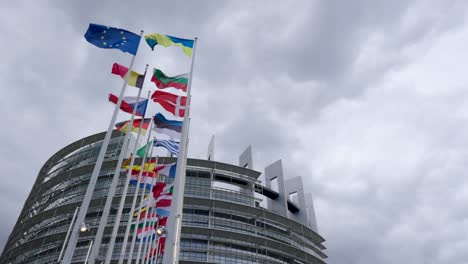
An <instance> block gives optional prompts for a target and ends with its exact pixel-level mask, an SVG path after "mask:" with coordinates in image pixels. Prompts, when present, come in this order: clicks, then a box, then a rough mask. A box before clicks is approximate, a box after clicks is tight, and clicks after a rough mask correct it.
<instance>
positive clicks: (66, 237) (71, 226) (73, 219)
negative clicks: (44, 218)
mask: <svg viewBox="0 0 468 264" xmlns="http://www.w3.org/2000/svg"><path fill="white" fill-rule="evenodd" d="M78 209H80V207H79V206H77V207H76V209H75V213H73V217H72V220H71V223H70V226H69V227H68V231H67V235H66V236H65V240H64V241H63V246H62V250H60V254H59V257H58V260H57V262H58V263H60V259H61V258H62V255H63V251H64V250H65V246H66V245H67V241H68V237H69V236H70V231H71V230H72V228H73V224H74V223H75V218H76V214H77V213H78Z"/></svg>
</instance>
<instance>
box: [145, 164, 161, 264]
mask: <svg viewBox="0 0 468 264" xmlns="http://www.w3.org/2000/svg"><path fill="white" fill-rule="evenodd" d="M161 178H162V179H161ZM158 182H165V178H164V177H163V176H162V175H159V173H158ZM157 208H158V207H157V205H156V201H155V204H154V207H153V210H154V212H155V213H157ZM156 217H157V222H156V228H155V231H156V237H155V238H154V240H153V241H152V242H151V244H150V245H149V250H148V256H147V259H146V264H149V263H152V258H153V257H155V256H156V252H155V251H154V249H155V248H156V246H157V244H156V243H158V241H159V235H158V232H157V231H158V228H159V220H161V217H160V216H159V215H156ZM156 251H157V250H156ZM152 252H154V253H153V256H151V253H152Z"/></svg>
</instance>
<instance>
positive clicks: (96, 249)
mask: <svg viewBox="0 0 468 264" xmlns="http://www.w3.org/2000/svg"><path fill="white" fill-rule="evenodd" d="M127 74H128V75H129V73H127ZM141 90H143V88H140V89H139V90H138V95H137V105H138V102H139V101H140V96H141ZM146 103H148V102H146ZM137 105H135V107H134V108H133V112H132V117H131V119H130V123H129V125H128V127H127V133H126V134H125V137H124V145H123V146H122V150H121V151H120V155H119V160H118V161H117V166H116V167H115V171H114V177H113V178H112V182H111V185H110V187H109V191H108V194H107V199H106V203H105V205H104V209H103V211H102V216H101V220H100V221H99V226H98V229H97V231H96V236H95V238H94V244H93V249H92V250H91V255H90V257H89V264H94V262H95V260H96V257H98V255H99V248H100V247H101V242H102V236H103V235H104V229H105V228H106V226H107V221H108V220H109V214H110V208H111V206H112V200H113V199H114V195H115V191H116V190H117V184H118V183H119V178H120V174H121V170H122V162H123V160H124V157H125V152H126V151H127V148H128V145H129V142H128V141H129V140H130V132H131V130H132V127H133V120H134V119H135V114H136V110H137Z"/></svg>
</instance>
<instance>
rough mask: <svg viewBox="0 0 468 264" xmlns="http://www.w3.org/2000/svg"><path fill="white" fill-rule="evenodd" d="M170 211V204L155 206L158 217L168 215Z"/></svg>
mask: <svg viewBox="0 0 468 264" xmlns="http://www.w3.org/2000/svg"><path fill="white" fill-rule="evenodd" d="M170 212H171V206H170V205H169V206H167V207H157V208H156V214H158V216H160V217H165V216H169V215H170Z"/></svg>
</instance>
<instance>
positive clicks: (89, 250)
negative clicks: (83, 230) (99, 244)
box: [84, 240, 93, 264]
mask: <svg viewBox="0 0 468 264" xmlns="http://www.w3.org/2000/svg"><path fill="white" fill-rule="evenodd" d="M92 248H93V240H91V241H90V242H89V248H88V253H86V258H85V261H84V264H88V260H89V255H90V254H91V249H92Z"/></svg>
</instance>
